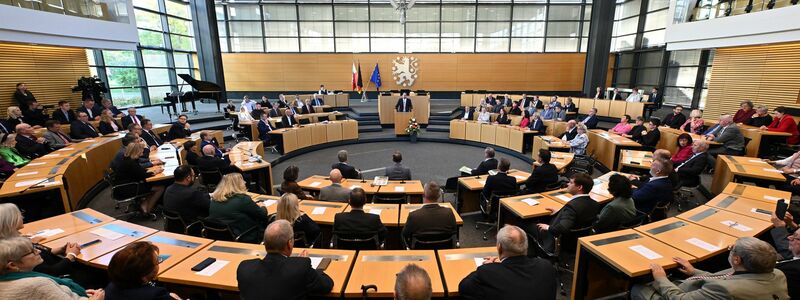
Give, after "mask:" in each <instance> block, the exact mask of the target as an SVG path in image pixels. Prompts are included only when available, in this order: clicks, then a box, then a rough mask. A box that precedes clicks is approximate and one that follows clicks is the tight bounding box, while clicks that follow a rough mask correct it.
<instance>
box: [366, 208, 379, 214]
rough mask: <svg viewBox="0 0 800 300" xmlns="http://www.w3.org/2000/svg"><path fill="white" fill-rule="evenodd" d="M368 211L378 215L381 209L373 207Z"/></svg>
mask: <svg viewBox="0 0 800 300" xmlns="http://www.w3.org/2000/svg"><path fill="white" fill-rule="evenodd" d="M369 213H371V214H373V215H379V216H380V215H381V210H380V209H376V208H373V209H370V210H369Z"/></svg>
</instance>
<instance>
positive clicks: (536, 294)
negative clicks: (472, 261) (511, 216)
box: [458, 225, 559, 300]
mask: <svg viewBox="0 0 800 300" xmlns="http://www.w3.org/2000/svg"><path fill="white" fill-rule="evenodd" d="M497 254H498V256H497V257H486V258H484V261H483V265H482V266H479V267H478V269H477V270H475V271H473V272H472V273H470V274H469V275H467V277H464V279H462V280H461V283H459V284H458V292H459V296H460V297H461V298H462V299H469V300H483V299H536V300H539V299H542V300H544V299H547V300H555V299H556V295H557V293H558V282H559V281H558V280H557V277H558V273H556V269H555V268H554V267H553V265H552V264H551V263H550V262H548V261H546V260H544V259H541V258H538V257H529V256H528V255H527V254H528V237H527V235H526V234H525V231H523V230H522V229H520V228H519V227H517V226H514V225H505V226H503V228H501V229H500V230H498V231H497Z"/></svg>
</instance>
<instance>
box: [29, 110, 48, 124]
mask: <svg viewBox="0 0 800 300" xmlns="http://www.w3.org/2000/svg"><path fill="white" fill-rule="evenodd" d="M22 116H23V117H24V118H25V122H26V123H28V125H31V126H44V122H47V120H48V119H49V117H48V116H47V115H46V114H45V113H44V110H41V109H33V110H31V109H26V110H23V111H22Z"/></svg>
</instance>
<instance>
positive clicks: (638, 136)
mask: <svg viewBox="0 0 800 300" xmlns="http://www.w3.org/2000/svg"><path fill="white" fill-rule="evenodd" d="M644 130H645V128H644V125H633V127H632V128H631V131H628V134H630V135H631V140H633V141H634V142H637V143H641V142H642V131H644Z"/></svg>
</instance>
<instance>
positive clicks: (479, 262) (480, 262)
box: [473, 257, 483, 267]
mask: <svg viewBox="0 0 800 300" xmlns="http://www.w3.org/2000/svg"><path fill="white" fill-rule="evenodd" d="M473 259H474V260H475V266H476V267H480V266H482V265H483V257H475V258H473Z"/></svg>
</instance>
